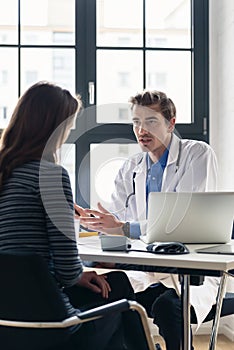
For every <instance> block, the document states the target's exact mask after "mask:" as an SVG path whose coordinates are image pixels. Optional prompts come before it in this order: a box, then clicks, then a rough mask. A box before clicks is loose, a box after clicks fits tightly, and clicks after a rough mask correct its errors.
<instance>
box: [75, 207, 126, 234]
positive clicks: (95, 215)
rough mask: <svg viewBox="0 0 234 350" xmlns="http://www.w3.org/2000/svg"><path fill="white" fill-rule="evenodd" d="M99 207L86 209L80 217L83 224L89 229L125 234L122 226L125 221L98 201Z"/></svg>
mask: <svg viewBox="0 0 234 350" xmlns="http://www.w3.org/2000/svg"><path fill="white" fill-rule="evenodd" d="M98 209H99V210H92V209H84V214H85V215H84V216H83V215H82V216H81V217H80V223H81V225H82V226H84V227H87V228H88V229H89V230H94V231H99V232H105V233H108V234H119V235H123V231H122V227H123V224H124V222H122V221H119V220H118V219H117V218H116V217H115V215H113V214H112V213H110V212H109V211H108V210H106V209H105V208H104V207H103V206H102V205H101V203H98Z"/></svg>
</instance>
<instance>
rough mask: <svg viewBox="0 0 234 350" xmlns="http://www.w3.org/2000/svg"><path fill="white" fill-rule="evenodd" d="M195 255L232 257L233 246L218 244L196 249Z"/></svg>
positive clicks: (233, 253) (233, 252)
mask: <svg viewBox="0 0 234 350" xmlns="http://www.w3.org/2000/svg"><path fill="white" fill-rule="evenodd" d="M196 252H197V253H203V254H221V255H234V244H220V245H215V246H212V247H206V248H200V249H196Z"/></svg>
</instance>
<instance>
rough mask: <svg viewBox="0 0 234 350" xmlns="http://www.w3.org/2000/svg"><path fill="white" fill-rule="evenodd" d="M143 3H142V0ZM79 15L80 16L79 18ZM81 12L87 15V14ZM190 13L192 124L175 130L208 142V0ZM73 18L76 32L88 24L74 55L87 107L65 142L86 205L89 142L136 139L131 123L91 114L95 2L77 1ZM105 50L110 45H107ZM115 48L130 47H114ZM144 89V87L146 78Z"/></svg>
mask: <svg viewBox="0 0 234 350" xmlns="http://www.w3.org/2000/svg"><path fill="white" fill-rule="evenodd" d="M143 4H145V1H144V0H143ZM81 14H82V16H81V18H79V15H81ZM83 14H86V16H87V17H85V16H83ZM191 16H192V18H191V33H192V34H191V35H192V45H191V46H192V49H191V54H192V66H191V76H192V97H191V99H192V123H191V124H177V125H176V129H177V131H178V132H179V134H180V135H181V136H182V137H183V138H191V139H196V140H202V141H205V142H207V143H209V1H208V0H192V1H191ZM76 18H77V30H78V33H79V32H81V30H82V28H84V27H85V26H86V23H88V24H89V25H88V26H87V27H86V34H85V35H84V36H83V37H80V38H79V40H78V42H77V44H78V46H80V47H83V48H85V50H82V52H79V51H78V55H77V77H78V82H77V91H78V92H79V93H81V96H82V99H83V102H84V107H85V108H86V109H85V112H84V114H83V115H82V116H81V117H80V118H79V119H78V122H77V130H78V131H73V133H72V134H71V137H70V139H69V140H68V142H71V143H75V145H76V194H75V198H76V201H77V202H78V203H80V204H81V205H82V206H84V207H87V206H89V205H90V203H89V202H87V201H86V199H87V198H90V177H91V174H90V156H89V152H90V144H92V143H108V142H109V140H110V139H111V143H113V140H116V144H120V143H122V142H123V141H122V140H123V139H128V140H129V143H130V142H136V140H135V136H134V134H133V131H132V126H131V124H120V123H112V124H101V123H97V122H96V116H95V112H94V113H93V111H95V105H96V91H95V96H94V106H92V105H91V104H90V103H89V93H88V84H89V82H93V83H94V85H95V86H96V50H97V49H99V47H98V46H96V1H95V0H94V1H93V0H84V1H83V0H82V1H77V17H76ZM102 49H103V47H102ZM108 49H110V48H109V47H108ZM114 49H115V50H118V49H121V50H122V49H129V48H128V47H124V48H123V47H119V48H118V47H114ZM147 49H150V48H145V50H147ZM81 62H86V64H85V65H82V63H81ZM143 64H145V63H143ZM144 75H145V72H144ZM97 88H98V87H97ZM143 88H145V79H144V86H143ZM95 90H96V89H95ZM126 102H127V101H126ZM89 107H92V108H89ZM91 110H92V112H91ZM77 133H78V135H80V136H79V137H77ZM120 135H121V138H120ZM85 198H86V199H85Z"/></svg>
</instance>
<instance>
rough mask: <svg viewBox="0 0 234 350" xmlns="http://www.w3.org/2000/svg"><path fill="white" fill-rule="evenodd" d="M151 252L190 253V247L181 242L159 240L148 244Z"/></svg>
mask: <svg viewBox="0 0 234 350" xmlns="http://www.w3.org/2000/svg"><path fill="white" fill-rule="evenodd" d="M146 249H147V250H148V251H149V252H152V253H156V254H188V253H189V249H188V248H187V247H186V245H185V244H183V243H181V242H158V243H153V244H149V245H147V247H146Z"/></svg>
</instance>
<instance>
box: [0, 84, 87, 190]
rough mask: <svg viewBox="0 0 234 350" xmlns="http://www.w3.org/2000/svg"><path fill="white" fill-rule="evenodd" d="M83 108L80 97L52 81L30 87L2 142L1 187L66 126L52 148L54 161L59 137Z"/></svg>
mask: <svg viewBox="0 0 234 350" xmlns="http://www.w3.org/2000/svg"><path fill="white" fill-rule="evenodd" d="M80 108H81V100H80V97H79V96H78V97H77V98H74V97H73V96H72V95H71V94H70V92H69V91H68V90H65V89H62V88H60V87H59V86H56V85H54V84H51V83H49V82H38V83H36V84H35V85H33V86H31V87H30V88H29V89H28V90H27V91H26V92H25V93H24V94H23V96H22V97H21V98H20V99H19V101H18V103H17V105H16V107H15V110H14V112H13V114H12V117H11V120H10V122H9V125H8V126H7V128H6V129H5V130H4V132H3V134H2V137H1V140H0V187H1V186H2V184H3V182H4V181H5V180H6V179H8V178H9V176H10V175H11V173H12V171H13V169H14V168H16V167H17V166H19V165H22V164H24V163H26V162H28V161H31V160H36V159H40V158H41V157H42V154H43V151H44V149H45V146H46V144H47V142H48V140H49V139H50V138H51V135H52V134H53V133H54V132H56V129H57V128H58V127H59V125H61V124H62V123H63V124H62V127H63V129H62V130H61V129H60V134H58V133H57V134H55V136H56V137H55V138H57V140H55V142H54V143H51V145H50V148H49V154H48V159H50V160H52V161H55V153H56V147H57V146H58V142H59V139H58V138H60V139H61V140H62V139H63V135H61V133H63V134H65V132H66V129H67V128H68V125H70V124H71V119H73V118H74V116H75V113H76V112H77V111H78V110H79V109H80ZM53 138H54V137H53Z"/></svg>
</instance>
